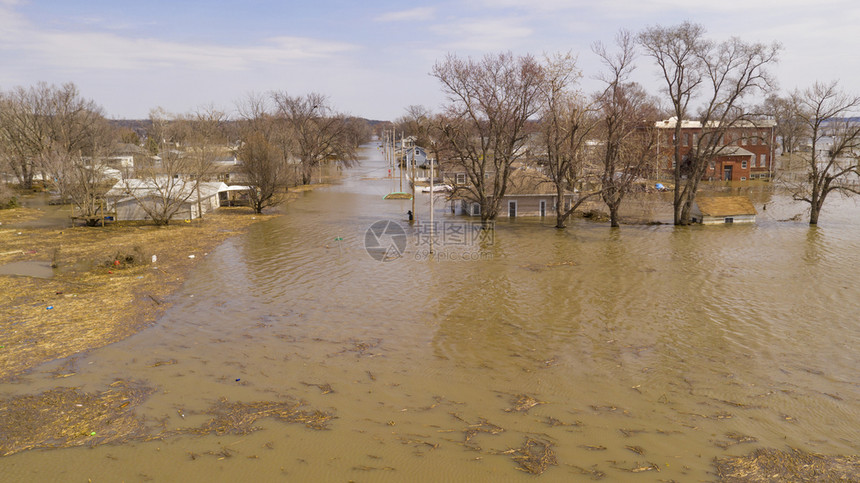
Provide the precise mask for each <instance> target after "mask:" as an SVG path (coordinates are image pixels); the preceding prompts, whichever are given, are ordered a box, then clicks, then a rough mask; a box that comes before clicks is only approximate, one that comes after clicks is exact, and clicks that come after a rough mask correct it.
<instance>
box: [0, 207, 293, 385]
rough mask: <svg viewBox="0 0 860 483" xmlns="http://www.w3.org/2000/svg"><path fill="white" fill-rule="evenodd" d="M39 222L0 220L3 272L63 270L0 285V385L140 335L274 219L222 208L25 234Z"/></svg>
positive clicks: (19, 216) (31, 215) (11, 216)
mask: <svg viewBox="0 0 860 483" xmlns="http://www.w3.org/2000/svg"><path fill="white" fill-rule="evenodd" d="M40 214H41V212H40V211H39V210H33V209H29V208H15V209H12V210H2V211H0V223H2V224H0V247H3V248H2V250H0V266H2V265H5V264H8V263H12V262H43V263H44V262H49V263H54V264H55V265H56V266H57V269H56V270H55V271H54V272H55V275H54V276H53V277H51V278H36V277H28V276H10V275H0V334H2V335H0V382H4V381H8V380H10V379H14V378H15V377H17V376H19V375H22V374H24V373H26V372H29V371H31V370H32V369H34V368H35V367H38V366H40V365H42V364H44V363H47V362H50V361H52V360H57V359H62V358H66V357H70V356H73V355H75V354H79V353H83V352H86V351H89V350H92V349H96V348H99V347H103V346H106V345H108V344H111V343H114V342H117V341H120V340H122V339H125V338H127V337H129V336H131V335H134V334H136V333H138V332H139V331H141V330H142V329H144V328H146V327H147V326H149V325H151V324H153V323H154V322H155V321H156V320H157V319H158V317H159V316H160V315H161V314H162V313H164V311H165V310H167V309H168V308H169V307H170V305H171V303H170V300H169V298H170V296H171V295H172V294H173V293H174V292H175V291H176V290H177V289H179V287H180V286H181V285H182V283H183V282H184V281H185V280H186V278H187V277H188V274H189V273H190V271H191V270H192V269H193V268H194V267H195V266H196V264H197V263H198V262H199V261H200V260H201V259H202V258H204V257H205V256H206V255H207V254H208V253H209V252H211V251H212V250H214V249H215V248H216V247H217V246H218V245H220V244H221V243H223V242H224V241H225V240H227V239H228V238H230V237H233V236H235V235H239V234H242V233H245V232H247V229H248V227H249V226H250V225H252V224H254V223H257V222H260V221H265V220H268V219H271V218H273V217H275V216H278V215H276V214H275V215H270V214H266V215H254V214H253V213H252V212H251V211H250V209H249V208H222V209H220V210H218V212H216V213H213V214H209V215H206V218H205V219H203V220H195V221H194V222H193V223H183V222H178V223H174V224H171V225H168V226H163V227H156V226H152V225H141V224H115V225H110V226H107V227H104V228H101V227H95V228H92V227H71V228H69V227H63V228H45V227H29V226H28V225H27V222H28V221H32V220H34V219H37V218H38V217H39V216H40ZM153 255H155V256H156V257H157V261H156V262H155V263H152V256H153ZM192 255H193V257H191V256H192Z"/></svg>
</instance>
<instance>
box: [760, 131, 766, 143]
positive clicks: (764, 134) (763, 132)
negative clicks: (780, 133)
mask: <svg viewBox="0 0 860 483" xmlns="http://www.w3.org/2000/svg"><path fill="white" fill-rule="evenodd" d="M761 144H762V146H766V145H767V131H762V132H761Z"/></svg>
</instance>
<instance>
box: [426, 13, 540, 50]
mask: <svg viewBox="0 0 860 483" xmlns="http://www.w3.org/2000/svg"><path fill="white" fill-rule="evenodd" d="M431 30H432V31H433V32H434V33H436V34H437V35H440V36H448V37H452V38H451V40H449V41H448V42H447V43H446V44H445V45H444V47H445V48H447V49H449V50H461V49H462V50H477V51H496V50H509V49H513V48H514V47H517V46H518V45H517V44H518V43H519V42H521V41H523V40H524V39H527V38H529V37H530V36H531V35H532V33H533V30H532V29H531V28H529V27H526V26H524V25H522V24H521V22H520V21H519V20H518V19H515V18H495V19H493V18H482V19H469V20H461V21H456V22H453V23H446V24H440V25H435V26H433V27H432V28H431Z"/></svg>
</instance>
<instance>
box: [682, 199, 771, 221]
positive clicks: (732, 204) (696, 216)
mask: <svg viewBox="0 0 860 483" xmlns="http://www.w3.org/2000/svg"><path fill="white" fill-rule="evenodd" d="M755 215H756V210H755V207H754V206H753V204H752V202H751V201H750V199H749V198H747V197H746V196H710V197H708V196H704V197H701V198H697V199H696V202H695V203H693V215H692V219H693V222H694V223H702V224H704V225H716V224H723V223H755Z"/></svg>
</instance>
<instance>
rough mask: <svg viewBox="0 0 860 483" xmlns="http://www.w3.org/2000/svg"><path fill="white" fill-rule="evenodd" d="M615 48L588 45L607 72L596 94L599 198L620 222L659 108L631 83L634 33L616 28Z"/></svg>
mask: <svg viewBox="0 0 860 483" xmlns="http://www.w3.org/2000/svg"><path fill="white" fill-rule="evenodd" d="M616 43H617V45H618V51H617V52H615V53H610V52H608V51H607V50H606V48H605V47H604V46H603V45H602V44H600V43H595V44H594V46H593V48H592V50H594V52H595V53H596V54H597V55H598V56H599V57H600V58H601V59H602V60H603V64H604V65H605V66H606V68H607V73H606V74H605V75H603V76H602V77H601V79H602V80H603V82H604V83H606V88H605V89H604V90H603V92H602V93H600V94H599V95H598V97H597V102H596V104H597V106H598V109H599V116H600V124H599V127H598V130H597V132H598V133H599V135H600V138H601V143H600V145H599V146H600V150H601V151H602V156H601V157H602V164H603V173H602V176H601V183H600V185H601V188H602V189H601V191H600V193H601V197H602V198H603V202H604V203H606V206H607V208H609V223H610V225H611V226H612V227H618V226H619V223H618V209H619V208H620V206H621V202H622V201H623V200H624V196H625V195H626V194H627V193H628V192H630V190H631V188H632V186H633V183H634V181H636V180H637V179H639V178H640V176H642V175H643V174H644V173H645V171H646V168H647V167H648V159H649V154H650V153H651V149H652V148H653V147H654V141H655V139H656V137H655V135H654V123H655V122H656V121H657V108H656V106H655V102H653V101H652V100H651V99H650V97H649V96H648V94H647V93H646V92H645V90H644V89H642V87H641V86H639V85H638V84H636V83H634V82H630V81H629V78H630V74H631V73H632V72H633V70H634V69H635V66H634V64H633V62H634V60H635V58H636V46H635V44H634V40H633V37H632V35H631V34H630V33H629V32H627V31H624V30H622V31H620V32H619V33H618V36H617V37H616Z"/></svg>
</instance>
